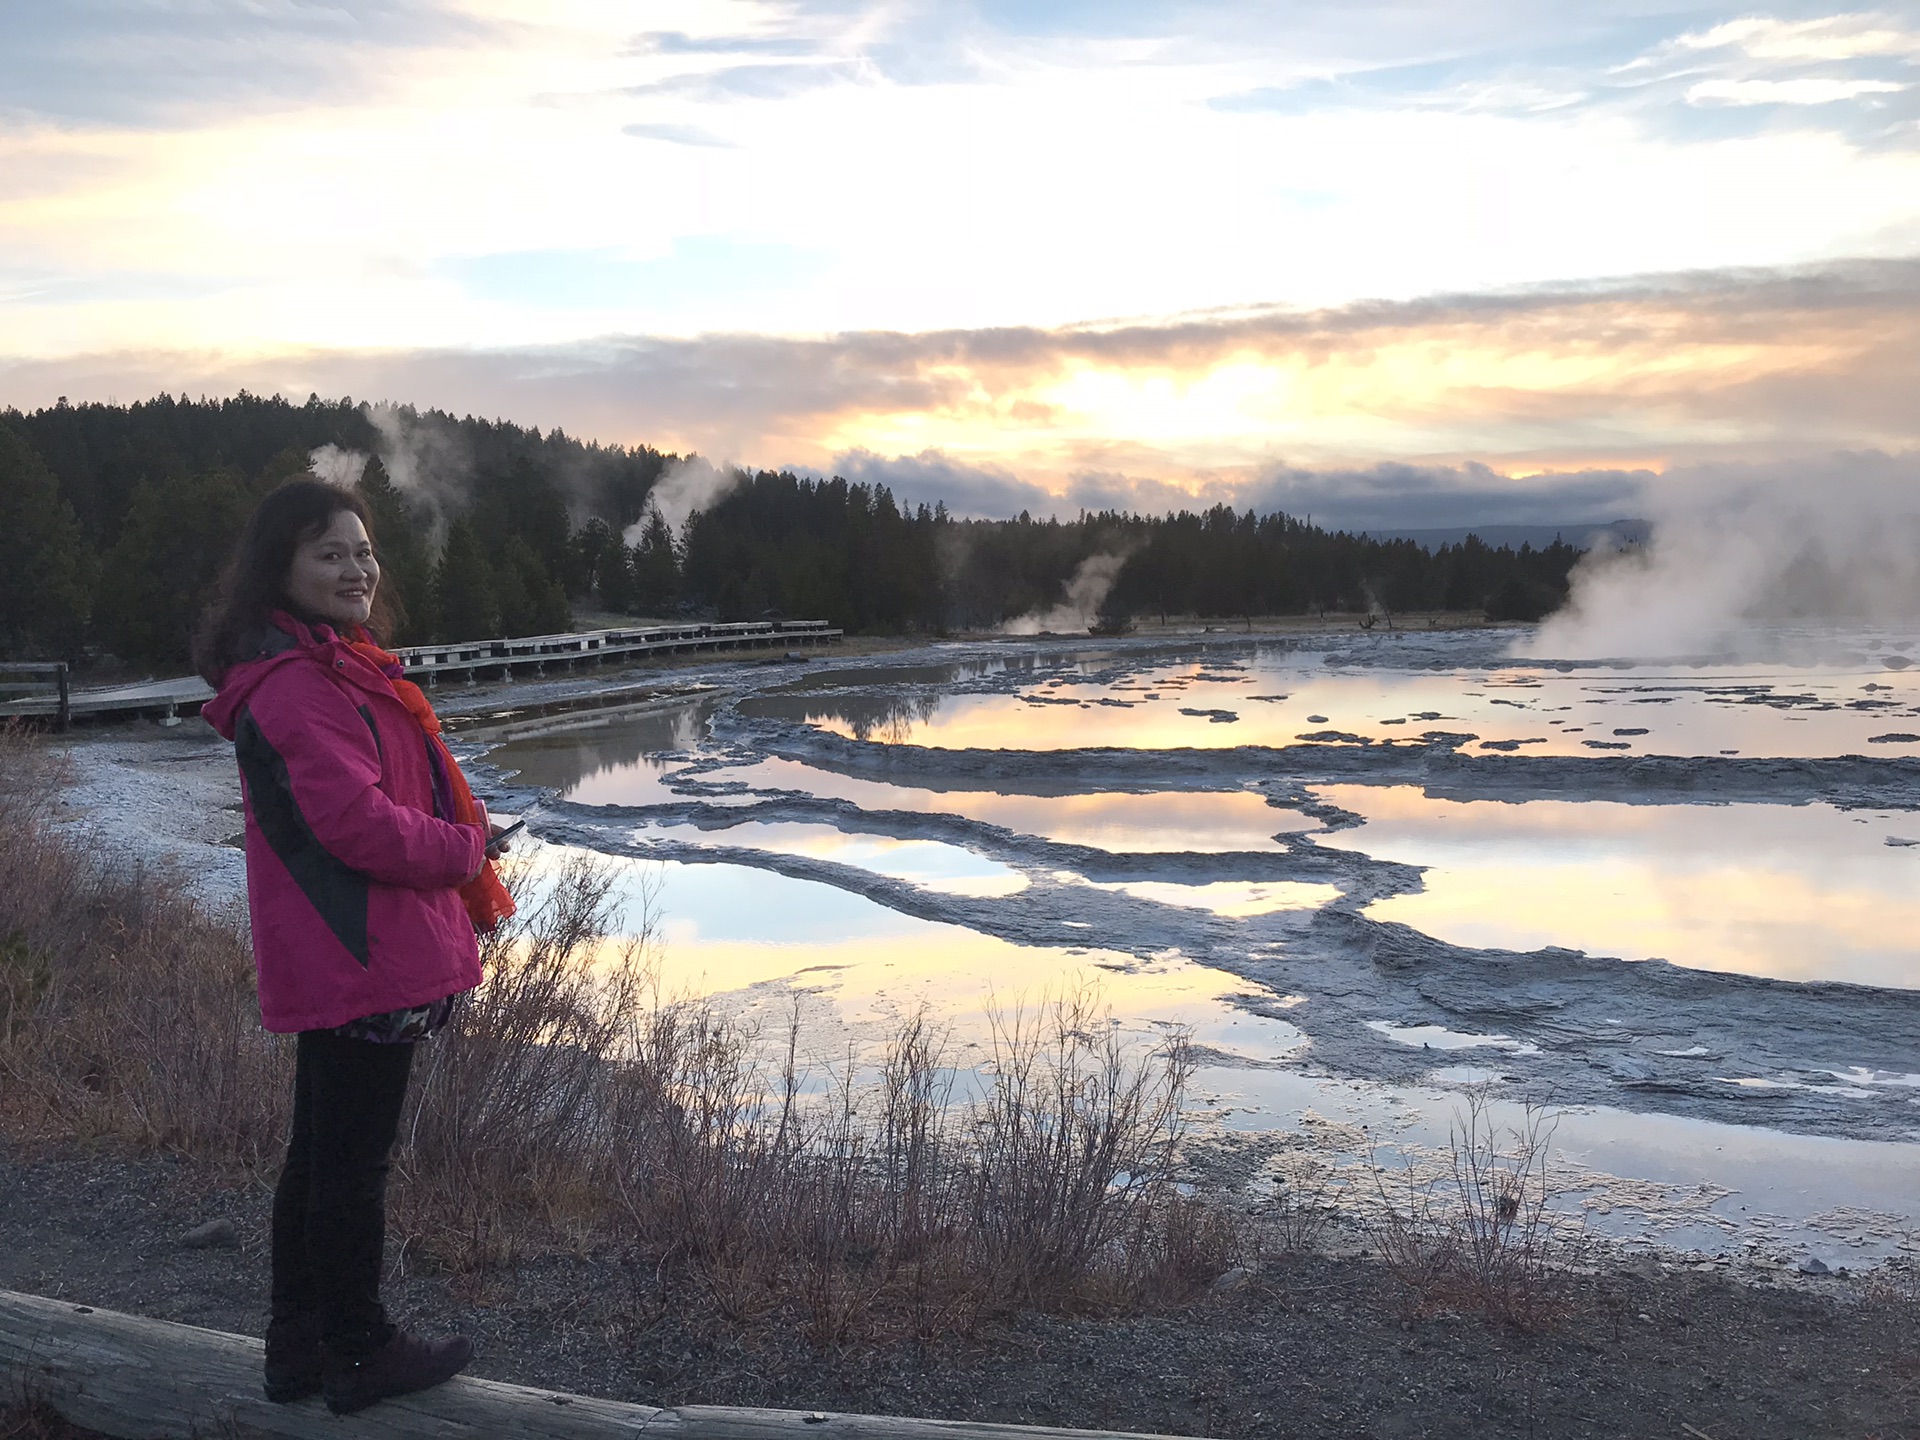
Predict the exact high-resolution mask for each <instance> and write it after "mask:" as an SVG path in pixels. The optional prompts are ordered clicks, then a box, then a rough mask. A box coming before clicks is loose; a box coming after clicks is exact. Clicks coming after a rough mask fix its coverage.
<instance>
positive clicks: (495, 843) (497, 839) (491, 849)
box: [487, 820, 527, 860]
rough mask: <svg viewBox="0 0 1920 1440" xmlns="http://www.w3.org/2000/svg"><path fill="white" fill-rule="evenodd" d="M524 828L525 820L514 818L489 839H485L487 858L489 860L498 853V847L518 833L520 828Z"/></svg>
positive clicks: (525, 826)
mask: <svg viewBox="0 0 1920 1440" xmlns="http://www.w3.org/2000/svg"><path fill="white" fill-rule="evenodd" d="M526 828H527V822H526V821H524V820H516V821H514V822H513V824H511V825H509V826H507V828H506V829H504V830H502V831H501V832H500V833H499V834H498V835H496V836H494V837H493V838H492V839H491V840H489V841H487V858H488V859H489V860H491V859H492V858H493V857H494V856H496V855H498V854H499V853H500V847H501V846H502V845H504V844H506V843H507V841H509V840H511V839H512V838H513V837H514V836H516V835H518V834H519V833H520V832H521V831H522V830H524V829H526Z"/></svg>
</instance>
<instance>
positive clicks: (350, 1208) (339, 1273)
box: [273, 1030, 413, 1356]
mask: <svg viewBox="0 0 1920 1440" xmlns="http://www.w3.org/2000/svg"><path fill="white" fill-rule="evenodd" d="M412 1068H413V1046H412V1045H407V1044H402V1045H376V1044H373V1043H372V1042H370V1041H366V1040H349V1039H346V1038H344V1037H343V1036H339V1035H334V1034H330V1033H329V1032H327V1031H325V1030H307V1031H303V1032H302V1033H301V1035H300V1044H299V1052H298V1058H297V1059H296V1061H295V1066H294V1073H293V1136H292V1139H291V1141H290V1142H289V1143H288V1145H287V1163H286V1165H285V1167H284V1168H282V1170H281V1171H280V1183H279V1184H278V1185H277V1186H276V1187H275V1188H274V1192H273V1315H274V1319H275V1320H276V1321H279V1322H281V1323H283V1324H285V1323H289V1322H301V1321H304V1322H307V1323H311V1322H312V1321H314V1320H317V1321H318V1322H319V1324H320V1327H321V1334H322V1336H323V1337H324V1338H325V1340H326V1342H327V1345H328V1347H329V1348H330V1349H332V1350H333V1351H334V1353H336V1354H340V1355H347V1356H359V1355H363V1354H366V1353H368V1352H370V1351H372V1350H375V1349H378V1348H379V1347H380V1346H381V1345H383V1344H385V1343H386V1340H387V1337H388V1335H389V1334H390V1333H391V1332H390V1330H389V1328H388V1325H387V1314H386V1310H385V1308H384V1307H383V1306H382V1305H381V1304H380V1269H381V1260H382V1252H383V1251H384V1248H385V1245H386V1236H387V1167H388V1159H389V1156H390V1155H391V1154H392V1151H393V1141H394V1135H395V1133H396V1132H397V1131H398V1130H399V1128H400V1107H401V1106H402V1104H403V1103H405V1101H406V1098H407V1075H408V1072H409V1071H410V1070H411V1069H412Z"/></svg>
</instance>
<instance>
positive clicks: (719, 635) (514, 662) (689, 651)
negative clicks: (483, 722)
mask: <svg viewBox="0 0 1920 1440" xmlns="http://www.w3.org/2000/svg"><path fill="white" fill-rule="evenodd" d="M844 634H845V632H844V631H841V630H837V629H835V628H834V627H832V626H830V625H828V624H827V622H826V621H824V620H754V621H747V622H744V623H740V624H731V625H721V624H707V623H699V624H688V625H632V626H623V627H618V628H615V629H611V630H578V631H574V632H572V633H570V634H566V635H523V636H517V637H515V638H513V639H511V640H504V639H503V640H468V641H462V642H461V643H460V644H457V645H410V646H406V647H404V648H402V649H399V650H396V651H395V652H394V653H395V654H396V655H398V656H399V657H400V660H401V663H402V664H404V665H405V666H406V667H407V678H408V679H409V680H412V681H414V682H416V683H417V684H421V685H426V686H430V687H437V686H438V685H440V684H441V683H442V681H443V680H447V681H457V682H459V683H461V684H467V685H471V684H474V683H475V682H477V681H479V680H493V679H499V680H511V679H514V678H516V677H525V676H540V675H547V674H550V673H552V672H553V671H555V670H573V669H577V668H579V667H580V666H583V665H606V664H611V663H615V662H619V661H634V660H644V659H646V658H648V657H649V656H654V655H693V654H698V653H701V652H706V651H712V652H718V651H723V650H764V649H769V648H788V649H792V648H805V647H810V646H815V645H828V644H832V643H833V642H835V641H838V640H840V639H842V638H843V637H844ZM40 668H49V667H40ZM212 698H213V691H212V689H211V688H209V687H208V685H207V682H206V681H204V680H202V679H201V678H200V677H199V676H198V675H185V676H181V677H179V678H178V679H173V680H145V681H142V682H140V683H139V684H137V685H109V686H102V687H97V688H94V689H87V690H72V691H70V692H66V694H65V701H66V706H67V711H68V713H69V714H70V715H71V716H72V718H73V719H75V720H84V719H116V720H126V719H132V718H135V717H137V716H142V715H150V716H154V717H156V718H157V719H159V721H160V723H161V724H163V725H165V724H175V723H178V721H179V719H180V717H181V716H183V715H193V714H197V713H198V712H199V709H200V707H201V706H202V705H203V704H205V703H206V702H207V701H209V700H211V699H212ZM59 705H60V697H58V696H55V695H50V694H39V693H36V694H32V695H27V696H23V697H21V698H18V699H14V700H4V701H0V719H8V718H24V717H35V718H41V719H55V718H57V716H58V714H59Z"/></svg>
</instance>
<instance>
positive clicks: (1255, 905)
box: [1088, 880, 1340, 920]
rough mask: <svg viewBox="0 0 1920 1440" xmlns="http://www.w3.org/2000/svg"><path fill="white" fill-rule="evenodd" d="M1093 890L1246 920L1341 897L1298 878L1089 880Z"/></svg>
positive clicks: (1328, 888)
mask: <svg viewBox="0 0 1920 1440" xmlns="http://www.w3.org/2000/svg"><path fill="white" fill-rule="evenodd" d="M1088 883H1092V884H1093V888H1094V889H1096V890H1118V891H1120V892H1121V893H1122V894H1126V895H1131V896H1133V897H1134V898H1135V899H1136V900H1148V901H1151V902H1152V903H1154V904H1155V905H1177V906H1179V907H1180V908H1182V909H1185V910H1207V911H1211V912H1212V913H1213V914H1215V915H1219V916H1222V917H1224V918H1227V919H1237V920H1245V919H1249V918H1251V917H1252V916H1255V915H1273V914H1276V913H1278V912H1279V911H1282V910H1318V909H1319V908H1320V907H1321V906H1322V905H1325V904H1327V903H1328V902H1329V901H1333V900H1337V899H1339V898H1340V888H1339V887H1338V886H1337V885H1317V884H1309V883H1306V882H1304V881H1298V880H1213V881H1209V882H1206V883H1203V884H1197V885H1184V884H1180V883H1178V882H1176V881H1171V880H1122V881H1113V882H1088Z"/></svg>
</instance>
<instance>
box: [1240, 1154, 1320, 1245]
mask: <svg viewBox="0 0 1920 1440" xmlns="http://www.w3.org/2000/svg"><path fill="white" fill-rule="evenodd" d="M1253 1213H1254V1218H1255V1220H1256V1221H1257V1222H1258V1224H1259V1227H1260V1231H1261V1237H1262V1239H1263V1241H1264V1242H1265V1243H1266V1244H1267V1245H1268V1246H1270V1248H1271V1249H1272V1250H1274V1251H1277V1252H1278V1253H1279V1254H1282V1255H1305V1254H1309V1253H1311V1252H1313V1251H1315V1250H1318V1249H1319V1248H1320V1246H1321V1245H1322V1243H1323V1242H1324V1241H1325V1240H1326V1238H1327V1231H1328V1230H1329V1229H1330V1228H1331V1227H1332V1225H1333V1219H1334V1216H1335V1215H1336V1214H1337V1213H1339V1207H1338V1206H1337V1205H1336V1204H1335V1203H1334V1196H1333V1191H1332V1189H1331V1187H1330V1186H1329V1185H1328V1184H1327V1178H1326V1175H1325V1173H1324V1171H1323V1170H1321V1169H1318V1168H1316V1169H1311V1170H1305V1169H1303V1170H1301V1171H1300V1172H1298V1173H1295V1174H1293V1175H1282V1176H1279V1177H1277V1178H1276V1180H1275V1181H1274V1188H1273V1194H1272V1195H1271V1196H1270V1197H1269V1198H1267V1199H1266V1200H1264V1201H1262V1202H1261V1203H1260V1204H1259V1205H1257V1206H1256V1207H1255V1208H1254V1212H1253Z"/></svg>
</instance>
